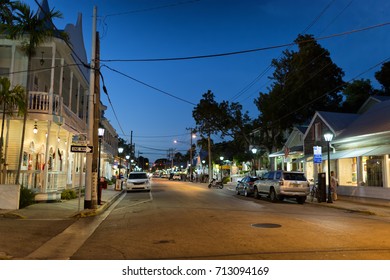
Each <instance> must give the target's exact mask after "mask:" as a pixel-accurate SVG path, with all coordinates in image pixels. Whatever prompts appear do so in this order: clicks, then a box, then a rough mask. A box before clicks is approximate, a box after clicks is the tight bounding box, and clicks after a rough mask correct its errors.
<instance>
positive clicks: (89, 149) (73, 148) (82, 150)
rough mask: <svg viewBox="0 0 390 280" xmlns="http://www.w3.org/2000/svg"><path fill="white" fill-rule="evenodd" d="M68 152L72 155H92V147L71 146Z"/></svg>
mask: <svg viewBox="0 0 390 280" xmlns="http://www.w3.org/2000/svg"><path fill="white" fill-rule="evenodd" d="M70 151H71V152H72V153H92V152H93V146H79V145H71V146H70Z"/></svg>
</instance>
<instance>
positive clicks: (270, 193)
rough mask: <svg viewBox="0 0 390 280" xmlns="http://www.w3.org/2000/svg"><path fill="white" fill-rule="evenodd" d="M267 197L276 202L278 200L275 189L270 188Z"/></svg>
mask: <svg viewBox="0 0 390 280" xmlns="http://www.w3.org/2000/svg"><path fill="white" fill-rule="evenodd" d="M269 198H270V199H271V201H272V202H276V201H277V200H278V197H277V195H276V192H275V189H274V188H271V189H270V190H269Z"/></svg>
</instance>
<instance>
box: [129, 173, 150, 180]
mask: <svg viewBox="0 0 390 280" xmlns="http://www.w3.org/2000/svg"><path fill="white" fill-rule="evenodd" d="M147 178H148V177H147V176H146V173H130V176H129V179H147Z"/></svg>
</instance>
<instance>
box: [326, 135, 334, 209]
mask: <svg viewBox="0 0 390 280" xmlns="http://www.w3.org/2000/svg"><path fill="white" fill-rule="evenodd" d="M324 138H325V141H326V142H327V143H328V201H327V202H328V203H333V201H332V194H331V191H330V190H331V186H330V141H332V139H333V134H332V133H325V134H324Z"/></svg>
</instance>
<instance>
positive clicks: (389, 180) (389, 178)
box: [382, 155, 390, 188]
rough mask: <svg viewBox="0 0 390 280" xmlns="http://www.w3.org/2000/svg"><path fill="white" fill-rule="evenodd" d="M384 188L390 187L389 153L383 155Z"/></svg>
mask: <svg viewBox="0 0 390 280" xmlns="http://www.w3.org/2000/svg"><path fill="white" fill-rule="evenodd" d="M382 168H383V188H390V159H389V155H384V156H383V167H382Z"/></svg>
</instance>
